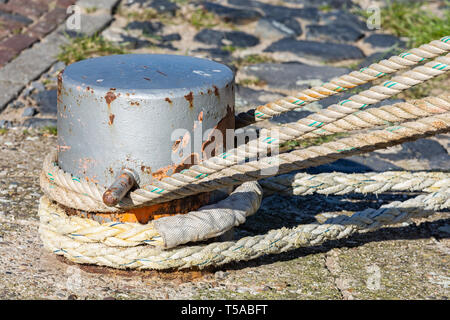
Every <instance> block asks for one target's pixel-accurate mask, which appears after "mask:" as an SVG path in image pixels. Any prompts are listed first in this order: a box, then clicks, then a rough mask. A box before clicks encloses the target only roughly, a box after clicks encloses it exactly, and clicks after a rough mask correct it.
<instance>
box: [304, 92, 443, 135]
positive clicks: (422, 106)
mask: <svg viewBox="0 0 450 320" xmlns="http://www.w3.org/2000/svg"><path fill="white" fill-rule="evenodd" d="M448 111H450V94H448V93H444V94H441V95H439V96H437V97H426V98H423V99H419V100H414V101H410V102H399V103H396V104H393V105H387V106H382V107H379V108H372V109H369V110H365V111H357V112H355V113H353V114H349V115H347V116H345V117H344V118H342V119H339V120H336V121H334V122H332V123H328V124H325V125H324V126H323V127H321V129H322V130H315V131H312V132H309V133H307V134H305V135H303V136H302V138H304V139H310V138H316V137H318V136H322V135H330V134H335V133H341V132H350V131H354V130H361V129H368V128H372V127H375V126H382V125H386V123H397V124H399V123H402V122H405V121H407V120H413V119H418V118H421V117H426V116H428V115H432V114H438V113H443V112H448Z"/></svg>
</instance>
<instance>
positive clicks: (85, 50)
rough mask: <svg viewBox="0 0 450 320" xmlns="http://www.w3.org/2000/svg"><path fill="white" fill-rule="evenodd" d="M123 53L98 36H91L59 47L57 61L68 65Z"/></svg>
mask: <svg viewBox="0 0 450 320" xmlns="http://www.w3.org/2000/svg"><path fill="white" fill-rule="evenodd" d="M124 53H126V51H125V50H124V48H122V47H121V46H118V45H116V44H114V43H113V42H110V41H107V40H105V39H103V38H102V37H101V36H99V35H93V36H83V37H77V38H73V39H71V41H70V43H68V44H65V45H62V46H61V52H60V53H59V54H58V56H57V59H58V60H59V61H62V62H64V63H65V64H66V65H69V64H71V63H74V62H77V61H80V60H84V59H87V58H93V57H99V56H107V55H111V54H124Z"/></svg>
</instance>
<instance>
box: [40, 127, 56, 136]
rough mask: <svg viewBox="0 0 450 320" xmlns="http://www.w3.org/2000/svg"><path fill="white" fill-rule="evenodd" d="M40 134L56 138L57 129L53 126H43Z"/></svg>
mask: <svg viewBox="0 0 450 320" xmlns="http://www.w3.org/2000/svg"><path fill="white" fill-rule="evenodd" d="M40 132H41V133H42V134H44V135H45V134H47V135H51V136H56V135H57V134H58V129H57V128H56V127H54V126H45V127H42V128H41V129H40Z"/></svg>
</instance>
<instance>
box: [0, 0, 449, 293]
mask: <svg viewBox="0 0 450 320" xmlns="http://www.w3.org/2000/svg"><path fill="white" fill-rule="evenodd" d="M22 2H24V1H21V0H9V1H6V0H0V28H1V29H0V66H2V67H0V88H1V89H2V90H0V130H3V131H0V154H1V157H0V274H2V277H0V298H5V299H23V298H31V299H36V298H51V299H75V298H76V299H104V298H115V299H131V298H140V299H142V298H157V299H177V298H178V299H180V298H194V299H208V298H230V299H236V298H263V299H272V298H279V299H379V298H385V299H407V298H409V299H422V298H425V299H446V298H448V295H449V292H448V290H449V284H450V274H449V271H448V254H449V250H450V249H449V244H450V243H449V240H448V238H449V234H450V226H449V223H448V221H449V220H448V218H449V213H448V212H441V213H438V214H436V215H434V216H433V217H431V218H428V219H418V220H414V221H412V222H409V223H405V224H402V225H396V226H393V227H390V228H385V229H383V230H380V231H377V232H371V233H366V234H361V235H356V236H353V237H351V238H349V239H345V240H341V241H336V242H332V243H326V244H324V245H323V246H319V247H313V248H304V249H299V250H295V251H293V252H289V253H285V254H281V255H276V256H268V257H262V258H260V259H256V260H255V261H250V262H242V263H235V264H230V265H226V266H224V267H221V268H217V269H209V270H205V271H186V272H175V273H168V272H163V273H159V272H130V273H127V272H120V271H114V270H110V269H107V268H97V267H92V266H78V265H73V264H70V263H67V262H65V261H63V260H62V259H59V258H56V257H55V256H53V255H52V254H50V253H47V252H46V251H45V250H44V249H43V248H42V244H41V242H40V240H39V238H38V234H37V221H38V218H37V213H36V210H37V203H38V199H39V197H40V195H41V192H40V190H39V186H38V174H39V170H40V167H41V165H42V160H43V157H44V156H45V155H46V154H47V153H48V150H50V148H52V147H54V146H55V145H56V139H55V137H54V136H52V135H51V134H49V133H48V131H49V130H48V128H49V127H52V126H55V125H56V75H57V73H58V72H59V71H60V70H62V69H63V68H64V67H65V64H64V63H63V62H61V61H57V59H56V56H57V54H58V53H59V52H60V45H62V44H64V43H67V42H68V41H69V40H70V38H73V37H76V36H79V35H83V34H84V35H92V34H94V33H95V32H100V33H101V35H102V36H103V37H104V38H105V39H107V40H109V41H112V42H113V43H116V44H117V45H120V46H123V47H124V48H126V50H127V51H128V52H134V53H171V54H187V55H194V56H198V57H206V58H210V59H214V60H216V61H219V62H223V63H225V64H227V65H229V66H230V67H231V68H232V69H233V70H234V71H235V72H236V82H237V84H238V85H237V96H236V112H241V111H244V110H247V109H248V108H251V107H255V106H256V105H259V104H261V103H266V102H268V101H271V100H274V99H276V98H278V97H281V96H285V95H286V94H290V93H293V92H295V90H297V89H299V88H300V89H301V88H307V87H310V86H313V85H316V84H320V83H322V82H326V81H329V80H330V79H331V78H333V77H336V76H339V75H342V74H345V73H348V72H349V71H350V70H353V69H358V68H361V67H363V66H366V65H368V64H370V63H371V62H373V61H376V60H378V59H382V58H383V57H388V56H390V55H392V54H394V53H395V52H397V51H398V50H399V49H401V48H403V47H404V46H405V45H406V44H405V43H406V39H402V38H397V37H395V36H392V35H390V34H388V33H387V32H385V31H384V30H383V29H381V30H369V29H368V28H367V26H366V22H365V21H364V20H363V19H361V18H360V17H358V16H357V15H355V14H354V13H352V12H353V11H352V10H351V9H352V8H358V6H361V7H362V8H364V6H363V3H364V1H351V0H342V1H336V0H321V1H312V0H285V1H269V0H259V1H256V0H228V1H202V0H193V1H188V0H178V1H175V0H173V1H169V0H135V1H131V0H128V1H127V0H123V1H118V0H98V1H90V0H80V1H77V2H76V4H77V5H79V6H80V8H82V18H81V30H77V32H70V30H67V27H66V24H64V23H61V22H62V21H63V19H65V18H66V16H67V14H66V9H67V7H68V6H69V5H71V4H72V3H73V1H69V0H67V1H60V0H58V1H50V0H48V1H47V0H33V1H27V3H30V5H28V6H23V5H21V3H22ZM3 26H6V28H3ZM5 30H6V31H5ZM2 52H3V53H2ZM2 57H6V58H2ZM8 57H9V58H8ZM2 59H4V60H2ZM8 61H9V62H8ZM442 82H443V83H444V85H443V86H442V87H436V88H433V89H432V90H431V94H439V93H442V92H443V91H444V90H445V88H446V87H447V88H448V84H449V79H448V77H447V78H444V79H443V80H442ZM445 84H447V86H446V85H445ZM348 94H349V93H346V94H343V95H341V96H339V97H331V98H328V99H325V100H322V101H320V102H318V103H313V104H310V105H308V106H306V107H305V108H304V109H302V110H298V111H294V112H290V113H288V114H285V115H282V116H280V117H277V118H274V119H272V120H270V121H265V122H262V123H260V124H259V125H261V126H267V125H274V124H280V123H286V122H291V121H295V120H297V119H299V118H301V117H305V116H306V115H308V114H310V113H311V112H314V111H316V110H318V109H320V108H322V107H324V106H327V105H329V104H331V103H335V102H337V101H339V100H341V99H345V97H346V96H347V95H348ZM402 97H403V96H399V97H396V98H395V99H391V100H390V101H388V102H387V103H392V102H396V101H401V99H402ZM384 103H386V102H384ZM5 129H6V130H5ZM449 148H450V135H440V136H437V137H432V138H428V139H423V140H420V141H416V142H411V143H405V144H403V145H402V146H397V147H392V148H389V149H387V150H380V151H377V152H372V153H370V154H367V155H364V156H355V157H351V158H348V159H345V160H340V161H337V162H335V163H333V164H330V165H325V166H320V167H316V168H310V169H309V170H308V171H309V172H311V173H317V172H330V171H342V172H349V173H350V172H366V171H383V170H402V169H403V170H449V167H450V161H449V160H450V157H449V154H448V152H449ZM410 196H411V195H410V194H382V195H379V196H378V197H375V196H370V195H365V196H363V195H350V196H345V197H343V196H328V197H324V196H317V195H315V196H305V197H285V196H278V195H273V196H270V197H267V198H265V199H264V201H263V205H262V207H261V209H260V210H259V212H258V213H257V214H256V215H255V216H253V217H251V218H250V219H249V220H248V222H247V223H246V224H245V225H243V226H242V227H240V228H237V230H236V237H241V236H246V235H254V234H260V233H263V232H267V231H268V230H270V229H272V228H278V227H282V226H286V227H289V226H294V225H297V224H299V223H311V222H314V221H323V219H325V218H326V217H329V216H330V215H335V214H338V213H339V214H341V213H342V212H344V213H351V212H353V211H356V210H361V209H363V208H365V207H373V208H378V207H379V206H380V205H382V204H384V203H388V202H390V201H394V200H404V199H407V198H408V197H410Z"/></svg>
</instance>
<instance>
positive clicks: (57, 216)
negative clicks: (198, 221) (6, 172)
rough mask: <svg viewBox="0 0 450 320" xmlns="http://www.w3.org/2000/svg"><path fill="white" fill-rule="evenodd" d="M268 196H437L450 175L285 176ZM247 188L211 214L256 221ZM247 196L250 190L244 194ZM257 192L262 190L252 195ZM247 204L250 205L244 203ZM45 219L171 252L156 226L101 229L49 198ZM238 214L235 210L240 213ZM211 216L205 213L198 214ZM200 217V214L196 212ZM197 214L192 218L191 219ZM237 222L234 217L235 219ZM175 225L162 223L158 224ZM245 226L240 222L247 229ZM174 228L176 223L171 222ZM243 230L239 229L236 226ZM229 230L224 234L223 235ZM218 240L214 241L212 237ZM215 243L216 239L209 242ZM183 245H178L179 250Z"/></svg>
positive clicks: (85, 236)
mask: <svg viewBox="0 0 450 320" xmlns="http://www.w3.org/2000/svg"><path fill="white" fill-rule="evenodd" d="M260 183H261V185H262V186H263V188H264V193H265V195H269V194H272V193H274V192H279V193H284V194H288V195H308V194H312V193H319V194H326V195H329V194H336V195H342V194H346V193H350V192H361V193H375V194H378V193H382V192H387V191H415V192H419V191H423V192H436V191H439V190H441V189H446V188H449V187H450V173H441V172H414V173H412V172H405V171H388V172H382V173H374V172H371V173H365V174H357V173H355V174H344V173H339V172H334V173H324V174H318V175H309V174H306V173H297V174H286V175H280V176H276V177H272V178H268V179H263V180H261V181H260ZM240 189H242V186H241V187H240V188H238V189H237V190H235V192H234V194H235V195H236V196H233V194H232V195H231V196H230V197H229V198H228V201H227V200H225V201H220V202H219V203H217V204H215V205H213V206H207V207H206V208H207V210H211V209H212V208H217V209H221V210H224V209H225V208H227V207H232V206H233V204H236V203H238V206H241V207H242V208H244V211H245V215H246V216H248V215H251V214H253V213H254V212H256V210H257V209H258V208H259V205H260V200H261V196H262V194H258V201H256V202H255V201H253V202H252V201H248V197H242V196H241V195H239V193H236V192H239V191H240ZM243 190H244V189H243ZM250 190H252V192H257V191H258V190H257V189H254V188H252V189H250ZM242 200H244V201H247V202H248V205H249V206H250V208H249V206H248V205H247V203H242ZM40 208H41V209H40V210H39V216H40V220H41V223H42V224H43V225H44V226H46V228H48V229H49V230H51V231H53V232H55V233H58V234H61V235H64V236H67V237H70V238H72V239H75V240H76V241H78V242H85V243H94V242H95V243H104V244H105V245H108V246H114V247H131V246H137V245H140V244H151V245H153V246H156V247H158V246H159V247H167V245H166V244H165V242H164V239H163V238H162V237H161V234H160V231H159V230H158V228H157V226H156V227H155V225H154V223H153V222H149V223H147V224H140V223H114V222H113V223H99V222H97V221H95V220H92V219H86V218H83V217H79V216H76V215H71V216H68V215H67V214H66V213H65V212H64V211H63V210H61V209H60V207H59V206H58V205H57V204H56V203H53V202H51V201H50V200H49V199H48V198H47V197H42V198H41V200H40ZM236 209H237V208H235V209H234V210H236ZM202 211H205V207H203V208H200V209H199V210H198V211H197V213H198V212H202ZM194 213H195V212H194ZM192 214H193V213H192V212H191V213H187V214H186V216H189V215H192ZM230 215H231V216H232V215H233V213H231V214H230ZM163 220H170V218H162V219H159V220H158V221H159V222H161V221H163ZM243 222H245V220H244V221H239V224H242V223H243ZM166 223H167V224H168V225H170V224H171V221H166ZM234 226H237V225H234ZM227 230H229V229H223V230H221V233H223V232H225V231H227ZM213 236H217V234H214V235H211V237H213ZM206 238H210V237H205V239H206ZM179 244H180V243H178V244H177V245H179Z"/></svg>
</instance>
